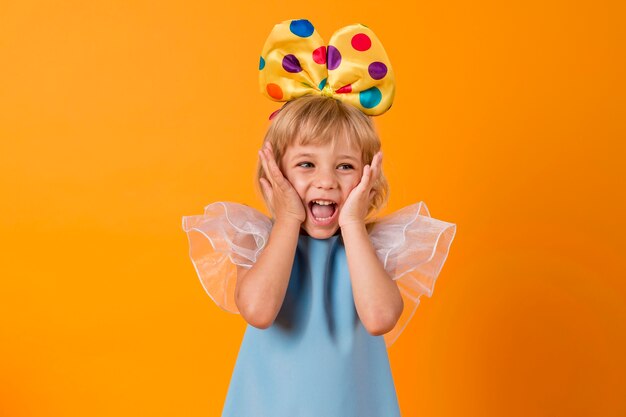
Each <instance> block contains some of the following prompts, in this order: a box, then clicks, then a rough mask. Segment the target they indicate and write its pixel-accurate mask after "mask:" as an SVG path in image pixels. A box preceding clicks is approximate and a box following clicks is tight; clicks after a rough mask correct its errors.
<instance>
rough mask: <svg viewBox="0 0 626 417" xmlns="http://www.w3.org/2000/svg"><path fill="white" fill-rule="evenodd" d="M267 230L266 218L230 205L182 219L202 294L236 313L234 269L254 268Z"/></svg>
mask: <svg viewBox="0 0 626 417" xmlns="http://www.w3.org/2000/svg"><path fill="white" fill-rule="evenodd" d="M271 229H272V222H271V220H270V219H269V218H268V217H267V216H266V215H264V214H263V213H261V212H259V211H257V210H255V209H253V208H252V207H249V206H245V205H243V204H238V203H231V202H217V203H213V204H209V205H208V206H206V207H205V208H204V214H201V215H196V216H184V217H183V230H184V231H185V232H186V233H187V238H188V240H189V256H190V257H191V261H192V263H193V265H194V267H195V268H196V272H197V273H198V277H199V278H200V282H201V283H202V286H203V287H204V289H205V291H206V292H207V294H209V297H211V299H212V300H213V301H214V302H215V303H216V304H217V305H218V306H220V307H221V308H222V309H224V310H226V311H228V312H230V313H239V309H238V308H237V305H236V304H235V286H236V283H237V266H240V267H243V268H251V267H252V265H254V263H255V262H256V260H257V258H258V256H259V255H260V253H261V251H262V250H263V248H264V247H265V244H266V243H267V240H268V238H269V234H270V230H271Z"/></svg>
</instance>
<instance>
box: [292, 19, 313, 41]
mask: <svg viewBox="0 0 626 417" xmlns="http://www.w3.org/2000/svg"><path fill="white" fill-rule="evenodd" d="M289 30H290V31H291V33H293V34H294V35H296V36H300V37H301V38H308V37H309V36H311V35H312V34H313V31H314V30H315V28H314V27H313V24H312V23H311V22H309V21H308V20H306V19H300V20H292V21H291V23H290V24H289Z"/></svg>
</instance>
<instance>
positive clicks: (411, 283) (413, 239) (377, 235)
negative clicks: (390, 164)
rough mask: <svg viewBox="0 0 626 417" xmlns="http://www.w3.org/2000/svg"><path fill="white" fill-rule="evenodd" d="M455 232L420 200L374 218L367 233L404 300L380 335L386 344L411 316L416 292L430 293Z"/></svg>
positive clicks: (418, 297)
mask: <svg viewBox="0 0 626 417" xmlns="http://www.w3.org/2000/svg"><path fill="white" fill-rule="evenodd" d="M455 234H456V225H455V224H453V223H448V222H445V221H442V220H437V219H434V218H432V217H430V213H429V212H428V208H427V207H426V204H424V202H422V201H420V202H419V203H415V204H413V205H410V206H407V207H404V208H403V209H400V210H398V211H396V212H394V213H392V214H390V215H388V216H385V217H383V218H381V219H379V220H377V221H376V223H375V224H374V225H373V226H372V227H371V229H370V233H369V235H370V239H371V241H372V245H373V246H374V249H375V250H376V255H377V256H378V258H379V259H380V261H381V262H382V263H383V267H384V268H385V271H387V273H388V274H389V275H390V276H391V278H392V279H393V280H394V281H396V283H397V284H398V287H399V289H400V293H401V295H402V299H403V300H404V310H403V312H402V315H401V316H400V319H399V320H398V322H397V323H396V326H395V327H394V328H393V330H391V331H390V332H388V333H386V334H385V335H384V337H385V343H386V345H387V347H389V346H391V345H392V344H393V343H394V342H395V341H396V339H397V338H398V337H399V336H400V333H402V331H403V330H404V328H405V327H406V325H407V324H408V323H409V321H410V320H411V318H412V317H413V314H414V313H415V310H416V309H417V306H418V305H419V302H420V296H421V295H423V294H426V295H427V296H428V297H431V296H432V294H433V290H434V288H435V281H436V280H437V276H438V275H439V272H440V271H441V268H442V267H443V264H444V262H445V261H446V258H447V257H448V252H449V250H450V244H451V243H452V240H453V239H454V235H455Z"/></svg>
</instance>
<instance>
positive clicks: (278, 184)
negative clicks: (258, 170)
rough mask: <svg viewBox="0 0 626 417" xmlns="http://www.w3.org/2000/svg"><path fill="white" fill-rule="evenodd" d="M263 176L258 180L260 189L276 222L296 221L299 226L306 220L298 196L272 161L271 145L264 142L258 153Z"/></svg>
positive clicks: (274, 161)
mask: <svg viewBox="0 0 626 417" xmlns="http://www.w3.org/2000/svg"><path fill="white" fill-rule="evenodd" d="M259 158H260V159H261V164H262V165H263V171H264V172H265V176H266V177H267V178H268V179H269V181H268V179H265V178H260V180H259V181H260V182H261V187H262V188H263V192H264V193H265V195H266V196H267V199H268V201H269V203H270V207H269V209H270V211H271V212H272V215H273V216H274V219H276V221H278V220H281V221H282V220H296V221H297V222H298V224H301V223H302V222H304V220H305V219H306V211H305V210H304V205H303V204H302V200H300V196H299V195H298V193H297V191H296V189H295V188H293V186H292V185H291V183H290V182H289V180H287V178H285V176H284V175H283V173H282V172H281V171H280V168H279V167H278V165H277V164H276V160H275V159H274V153H273V152H272V145H270V144H269V142H266V143H265V144H264V145H263V148H261V150H260V151H259Z"/></svg>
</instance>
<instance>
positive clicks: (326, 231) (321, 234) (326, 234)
mask: <svg viewBox="0 0 626 417" xmlns="http://www.w3.org/2000/svg"><path fill="white" fill-rule="evenodd" d="M302 228H303V229H304V231H305V232H306V233H307V234H308V235H309V236H311V237H312V238H315V239H328V238H330V237H332V236H333V235H334V234H335V233H337V230H339V226H337V225H335V226H333V227H329V228H320V227H316V226H312V225H308V224H305V225H303V226H302Z"/></svg>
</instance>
